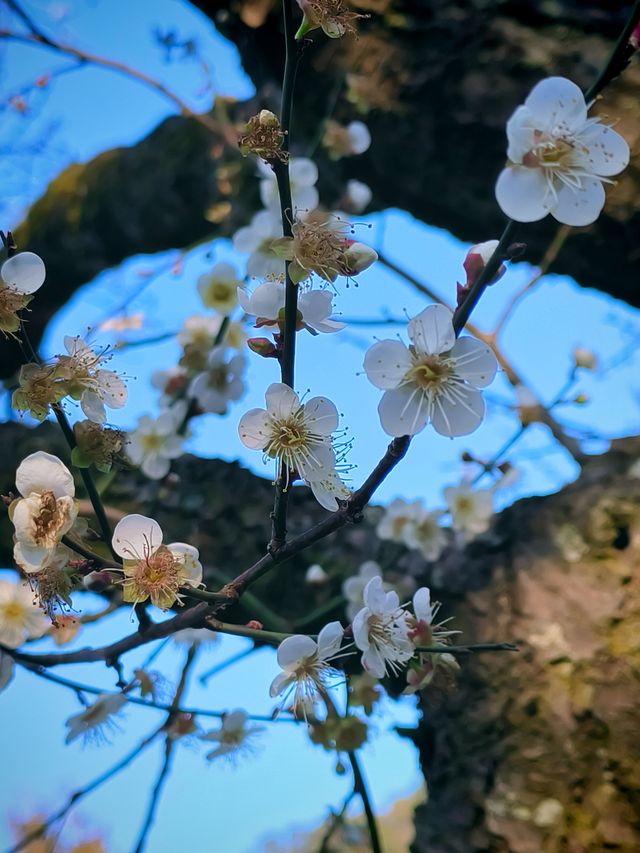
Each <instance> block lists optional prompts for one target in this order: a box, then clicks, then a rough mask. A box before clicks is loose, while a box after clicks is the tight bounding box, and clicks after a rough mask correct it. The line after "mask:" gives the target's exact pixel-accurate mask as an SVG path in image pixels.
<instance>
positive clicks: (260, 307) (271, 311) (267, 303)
mask: <svg viewBox="0 0 640 853" xmlns="http://www.w3.org/2000/svg"><path fill="white" fill-rule="evenodd" d="M281 308H284V284H280V283H279V282H276V281H265V283H264V284H261V285H260V286H259V287H256V289H255V290H254V291H253V293H252V295H251V301H250V310H249V311H247V313H249V314H252V315H253V316H255V317H266V319H267V320H276V319H277V317H278V313H279V312H280V309H281ZM245 310H247V309H245Z"/></svg>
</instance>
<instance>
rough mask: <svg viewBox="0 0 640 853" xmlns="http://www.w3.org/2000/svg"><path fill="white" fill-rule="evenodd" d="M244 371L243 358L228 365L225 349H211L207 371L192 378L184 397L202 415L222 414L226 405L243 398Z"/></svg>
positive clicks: (232, 360)
mask: <svg viewBox="0 0 640 853" xmlns="http://www.w3.org/2000/svg"><path fill="white" fill-rule="evenodd" d="M244 367H245V358H244V356H243V355H241V354H240V353H238V354H236V355H234V356H232V357H231V358H230V359H229V361H227V359H226V349H225V347H224V346H218V347H214V348H213V349H212V350H211V352H210V353H209V355H208V356H207V369H206V370H205V371H202V372H201V373H198V374H196V375H195V376H194V377H193V379H192V380H191V383H190V385H189V390H188V392H187V396H188V397H190V398H191V399H193V400H195V401H196V403H197V404H198V406H199V408H200V409H202V411H203V412H213V413H214V414H217V415H223V414H225V412H226V411H227V404H228V403H229V402H230V401H232V400H239V399H240V397H242V395H243V394H244V382H243V381H242V374H243V372H244Z"/></svg>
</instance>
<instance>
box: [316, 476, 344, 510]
mask: <svg viewBox="0 0 640 853" xmlns="http://www.w3.org/2000/svg"><path fill="white" fill-rule="evenodd" d="M305 483H306V484H307V486H309V488H310V489H311V491H312V492H313V496H314V498H315V499H316V500H317V501H318V503H319V504H320V506H321V507H323V508H324V509H326V510H328V511H329V512H335V511H336V510H337V509H338V500H341V501H346V500H348V498H349V497H351V492H350V491H349V489H348V488H347V487H346V486H345V485H344V483H343V482H342V480H341V479H340V477H338V475H337V474H336V472H335V471H329V473H328V474H326V475H325V476H324V477H323V479H321V480H305Z"/></svg>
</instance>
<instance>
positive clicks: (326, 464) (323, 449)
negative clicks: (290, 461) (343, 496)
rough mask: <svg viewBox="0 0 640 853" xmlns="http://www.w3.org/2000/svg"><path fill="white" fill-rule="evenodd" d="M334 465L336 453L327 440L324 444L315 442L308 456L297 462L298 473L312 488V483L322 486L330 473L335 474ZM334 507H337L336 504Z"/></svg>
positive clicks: (329, 476)
mask: <svg viewBox="0 0 640 853" xmlns="http://www.w3.org/2000/svg"><path fill="white" fill-rule="evenodd" d="M335 467H336V455H335V452H334V450H333V448H332V447H331V445H330V444H329V442H328V441H327V443H326V444H317V445H314V446H313V447H312V448H310V455H309V458H308V459H306V460H305V461H304V462H299V463H298V473H299V474H300V476H301V477H302V478H303V480H306V481H307V484H308V485H310V486H311V488H312V489H313V484H314V483H320V487H321V488H322V487H324V486H326V483H327V482H328V481H329V480H330V478H331V475H332V474H333V475H335ZM318 500H320V499H319V498H318ZM334 508H335V509H337V506H336V507H334Z"/></svg>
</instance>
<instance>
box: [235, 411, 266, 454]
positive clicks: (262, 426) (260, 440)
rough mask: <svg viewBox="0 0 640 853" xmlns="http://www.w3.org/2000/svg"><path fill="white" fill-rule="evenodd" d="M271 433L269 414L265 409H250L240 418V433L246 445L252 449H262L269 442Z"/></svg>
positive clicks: (241, 439)
mask: <svg viewBox="0 0 640 853" xmlns="http://www.w3.org/2000/svg"><path fill="white" fill-rule="evenodd" d="M270 434H271V431H270V429H269V415H268V414H267V412H266V411H265V409H249V411H248V412H245V414H244V415H243V416H242V417H241V418H240V423H239V424H238V435H239V436H240V441H241V442H242V443H243V444H244V446H245V447H249V448H251V450H262V448H263V447H264V446H265V445H266V444H267V442H268V440H269V436H270Z"/></svg>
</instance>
